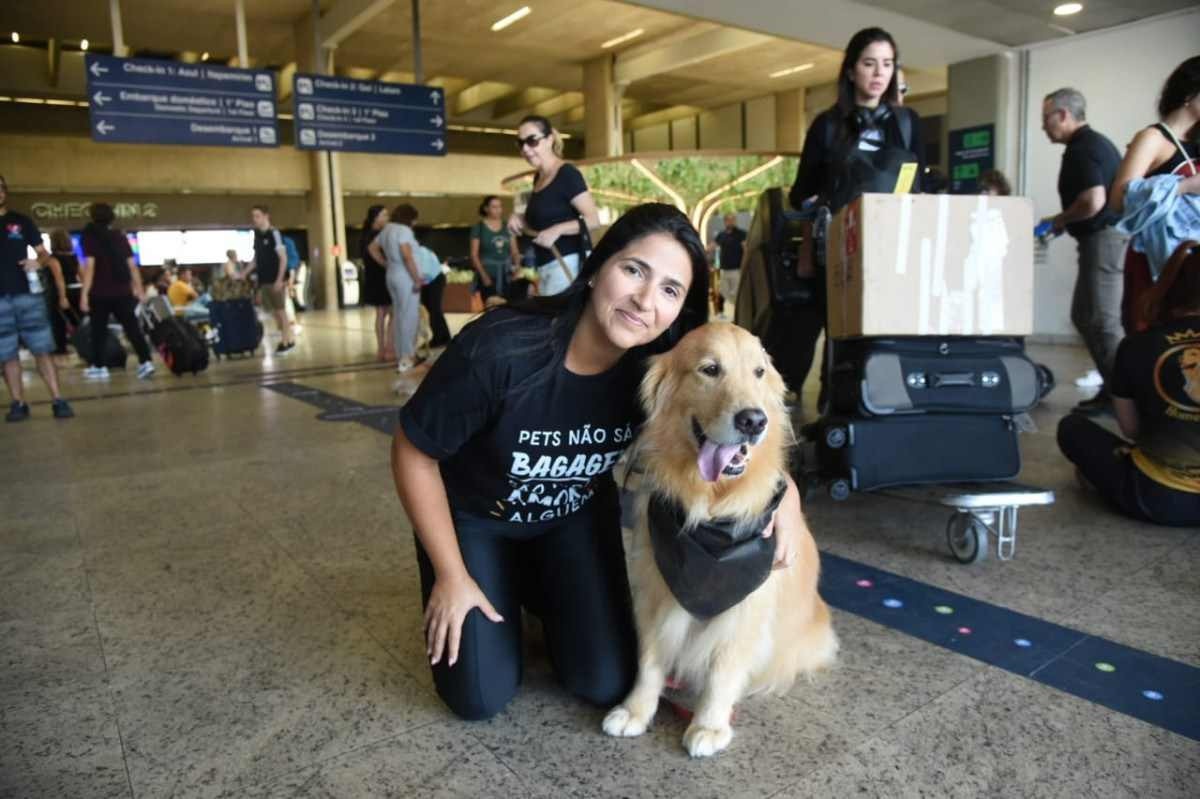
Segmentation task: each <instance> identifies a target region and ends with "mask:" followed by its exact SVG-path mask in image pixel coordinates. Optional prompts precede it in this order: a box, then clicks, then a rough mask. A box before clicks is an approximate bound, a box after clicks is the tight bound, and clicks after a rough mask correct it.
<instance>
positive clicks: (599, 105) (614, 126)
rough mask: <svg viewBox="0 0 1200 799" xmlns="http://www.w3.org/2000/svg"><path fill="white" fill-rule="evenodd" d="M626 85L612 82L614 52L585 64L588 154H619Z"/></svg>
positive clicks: (585, 110)
mask: <svg viewBox="0 0 1200 799" xmlns="http://www.w3.org/2000/svg"><path fill="white" fill-rule="evenodd" d="M624 93H625V92H624V89H623V88H621V87H618V86H617V85H616V84H615V83H614V82H613V59H612V56H611V55H605V56H600V57H598V58H593V59H592V60H591V61H586V62H584V64H583V103H584V106H583V108H584V115H583V129H584V137H585V138H584V154H585V156H586V157H587V158H605V157H608V156H614V155H620V154H621V150H622V149H623V144H624V141H623V138H622V135H621V133H622V132H621V96H622V95H623V94H624Z"/></svg>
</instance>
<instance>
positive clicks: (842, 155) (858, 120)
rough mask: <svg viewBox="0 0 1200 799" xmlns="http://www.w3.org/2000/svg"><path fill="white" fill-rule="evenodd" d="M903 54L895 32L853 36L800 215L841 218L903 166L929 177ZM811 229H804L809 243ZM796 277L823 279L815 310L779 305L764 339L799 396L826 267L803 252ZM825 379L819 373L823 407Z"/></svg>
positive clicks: (804, 160) (795, 189)
mask: <svg viewBox="0 0 1200 799" xmlns="http://www.w3.org/2000/svg"><path fill="white" fill-rule="evenodd" d="M899 62H900V51H899V50H898V49H897V48H896V42H895V40H894V39H892V36H891V34H889V33H888V32H887V31H885V30H883V29H881V28H865V29H863V30H860V31H859V32H858V33H856V34H854V36H853V37H852V38H851V39H850V43H849V44H847V45H846V52H845V56H844V58H843V59H842V66H841V69H840V71H839V73H838V74H839V79H838V98H837V102H836V103H834V105H833V106H831V107H830V108H828V109H827V110H825V111H823V112H821V114H819V115H818V116H817V118H816V119H814V120H813V123H812V125H810V126H809V128H808V132H807V134H806V135H805V138H804V149H803V151H802V152H801V154H800V166H799V168H798V169H797V170H796V180H795V182H794V183H793V184H792V189H791V192H790V193H789V195H788V200H789V202H790V203H791V205H792V207H793V208H795V209H797V210H799V209H801V208H805V207H808V206H809V205H810V204H811V203H817V204H820V205H825V206H828V207H829V209H830V211H831V212H832V213H834V214H836V213H837V212H838V211H840V210H841V209H842V208H843V207H844V206H845V205H847V204H848V203H849V202H850V201H851V200H853V199H854V198H855V197H857V196H858V195H859V194H861V193H862V192H863V191H886V192H891V191H892V190H893V189H894V188H895V185H896V181H897V175H898V173H899V167H900V166H901V165H902V164H903V163H913V162H915V163H916V165H917V166H916V175H917V176H918V178H917V181H916V183H915V184H914V185H913V187H912V189H913V191H919V190H920V177H919V176H920V175H922V174H923V173H924V166H925V159H924V155H923V153H924V145H923V144H922V141H921V128H920V119H919V118H918V117H917V114H916V112H915V111H913V110H912V109H911V108H905V107H903V106H901V104H900V90H899V80H898V77H897V66H898V64H899ZM809 235H811V226H810V227H808V228H806V229H805V236H806V238H807V237H808V236H809ZM799 260H800V264H799V267H798V272H799V273H800V277H811V278H813V279H814V280H816V281H817V283H818V286H819V290H818V291H817V292H816V293H817V297H818V298H819V299H818V301H817V303H816V304H815V305H813V306H809V307H802V308H774V309H772V318H771V322H770V324H769V325H768V326H767V330H766V333H765V335H764V343H765V344H766V347H767V351H768V352H769V353H771V356H772V358H773V360H774V362H775V364H776V365H777V366H778V368H779V371H780V373H782V374H783V378H784V380H785V381H786V382H787V384H788V387H789V388H790V389H791V390H792V391H794V392H796V393H797V394H799V393H800V389H801V387H802V386H803V385H804V381H805V379H806V378H807V377H808V372H809V369H811V368H812V363H813V356H814V354H815V349H816V344H817V339H818V338H819V337H820V335H821V331H822V329H824V327H825V318H826V309H825V296H824V295H825V290H824V286H825V265H824V264H820V263H813V260H812V253H811V250H810V249H808V248H804V249H803V251H802V254H801V258H800V259H799ZM824 393H825V380H824V374H822V376H821V399H819V400H818V407H822V406H823V405H824Z"/></svg>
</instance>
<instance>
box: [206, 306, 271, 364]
mask: <svg viewBox="0 0 1200 799" xmlns="http://www.w3.org/2000/svg"><path fill="white" fill-rule="evenodd" d="M208 314H209V318H210V319H211V320H212V324H213V327H215V328H216V329H217V338H216V340H215V341H214V342H213V352H215V353H216V354H217V355H218V356H221V355H226V356H228V355H231V354H233V353H235V352H243V353H247V354H250V355H253V354H254V351H255V350H256V349H258V345H259V344H260V343H262V337H263V326H262V322H259V321H258V314H256V313H255V312H254V303H253V302H252V301H250V300H249V299H231V300H214V301H213V303H212V304H211V305H209V306H208Z"/></svg>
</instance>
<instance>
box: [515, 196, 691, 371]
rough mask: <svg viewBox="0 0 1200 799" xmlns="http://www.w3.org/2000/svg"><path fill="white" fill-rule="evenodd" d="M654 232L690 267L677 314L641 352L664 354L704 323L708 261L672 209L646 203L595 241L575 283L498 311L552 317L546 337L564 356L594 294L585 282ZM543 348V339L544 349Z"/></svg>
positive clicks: (683, 220) (684, 219)
mask: <svg viewBox="0 0 1200 799" xmlns="http://www.w3.org/2000/svg"><path fill="white" fill-rule="evenodd" d="M656 233H665V234H666V235H668V236H671V237H672V238H673V239H675V241H677V242H678V243H679V244H680V246H682V247H683V249H684V250H685V251H686V252H687V254H688V260H689V261H691V263H692V284H691V286H690V287H689V288H688V293H687V296H686V297H684V299H683V307H682V308H681V309H680V311H679V316H678V317H677V318H676V319H675V321H674V322H673V323H671V326H670V327H668V328H667V329H666V330H665V331H664V332H663V334H662V335H661V336H659V337H658V338H657V339H655V340H654V341H653V342H651V343H650V344H648V345H646V347H645V348H644V349H645V351H646V352H645V354H647V355H649V354H655V353H659V352H666V351H667V350H669V349H671V347H673V346H675V342H677V341H679V339H681V338H683V337H684V335H686V334H687V333H688V332H689V331H691V330H693V329H695V328H697V327H699V326H700V325H702V324H704V323H705V322H707V321H708V258H707V256H706V254H705V251H704V244H703V243H702V242H701V241H700V234H699V233H697V232H696V229H695V228H694V227H692V223H691V222H689V221H688V218H687V216H686V215H684V213H683V212H682V211H680V210H679V209H678V208H676V207H675V206H673V205H667V204H665V203H646V204H644V205H639V206H636V207H634V208H631V209H630V210H628V211H626V212H625V214H624V216H622V217H621V218H620V219H618V220H617V221H616V222H614V223H613V225H612V227H610V228H609V229H608V232H607V233H605V234H604V237H603V238H602V239H600V241H599V242H597V244H596V249H594V250H592V254H591V255H589V256H588V258H587V260H586V261H584V262H583V267H582V268H581V269H580V270H579V274H578V275H576V276H575V280H574V281H573V282H572V283H571V285H570V286H568V287H567V289H566V290H565V291H563V292H562V293H561V294H555V295H552V296H549V297H531V298H529V299H527V300H521V301H519V302H514V303H512V304H510V305H507V306H499V307H498V309H499V308H511V309H512V310H513V311H516V312H517V313H520V314H525V315H535V316H550V317H553V318H554V324H553V331H554V335H552V336H550V340H551V346H552V347H554V349H555V350H557V351H558V352H557V354H558V355H559V356H561V357H565V355H566V345H567V344H568V343H569V342H570V339H571V334H572V333H573V332H574V331H575V326H576V325H578V324H579V319H580V317H582V316H583V312H584V309H585V308H587V304H588V300H589V299H590V298H591V295H592V289H591V286H589V285H588V282H589V281H591V279H592V278H593V277H595V275H596V273H597V272H599V271H600V268H601V267H603V266H604V265H605V264H606V263H608V261H609V260H610V259H611V258H612V257H613V256H614V255H616V254H617V253H618V252H620V251H621V250H624V249H625V248H626V247H628V246H629V245H630V244H632V243H633V242H635V241H637V240H639V239H642V238H645V237H646V236H652V235H654V234H656ZM498 309H497V310H498ZM544 344H545V342H544V340H543V343H542V345H543V346H544Z"/></svg>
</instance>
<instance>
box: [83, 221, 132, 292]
mask: <svg viewBox="0 0 1200 799" xmlns="http://www.w3.org/2000/svg"><path fill="white" fill-rule="evenodd" d="M83 254H84V256H86V257H88V258H91V259H92V268H93V270H94V271H93V274H92V287H91V289H90V290H89V294H90V295H91V296H93V297H128V296H129V295H131V294H132V293H133V277H132V276H131V275H130V274H129V259H130V258H132V257H133V249H132V248H131V247H130V246H129V240H128V239H126V238H125V234H123V233H122V232H121V231H119V230H112V229H110V228H102V227H98V226H96V225H88V226H87V227H86V228H84V229H83Z"/></svg>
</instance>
